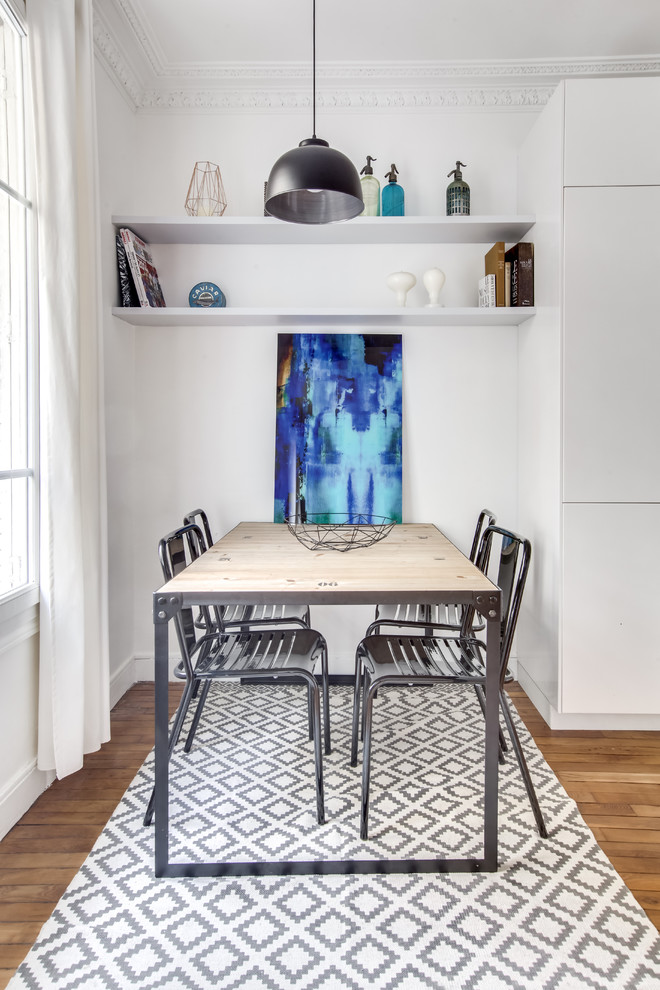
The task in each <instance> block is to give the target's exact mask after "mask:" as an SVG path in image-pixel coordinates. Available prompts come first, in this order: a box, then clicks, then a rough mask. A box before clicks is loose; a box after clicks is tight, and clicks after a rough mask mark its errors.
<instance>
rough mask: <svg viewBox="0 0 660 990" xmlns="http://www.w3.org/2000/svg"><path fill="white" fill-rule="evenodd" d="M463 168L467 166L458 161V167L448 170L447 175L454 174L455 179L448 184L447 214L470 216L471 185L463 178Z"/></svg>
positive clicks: (450, 215)
mask: <svg viewBox="0 0 660 990" xmlns="http://www.w3.org/2000/svg"><path fill="white" fill-rule="evenodd" d="M461 168H465V165H464V163H463V162H456V168H455V169H452V171H451V172H447V176H450V175H453V176H454V181H453V182H450V183H449V185H448V186H447V216H448V217H455V216H463V217H469V216H470V187H469V186H468V184H467V182H465V180H464V179H463V173H462V172H461Z"/></svg>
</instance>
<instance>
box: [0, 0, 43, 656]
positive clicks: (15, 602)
mask: <svg viewBox="0 0 660 990" xmlns="http://www.w3.org/2000/svg"><path fill="white" fill-rule="evenodd" d="M0 12H1V13H2V15H3V17H4V18H5V19H6V21H7V22H9V23H10V24H11V26H12V28H13V29H14V30H15V31H16V32H17V34H18V36H19V38H20V39H21V49H22V51H21V67H22V83H23V143H24V148H23V163H24V175H23V183H24V194H23V193H22V192H20V190H18V189H15V188H13V187H12V186H10V185H8V184H7V183H6V182H4V181H3V180H2V179H0V190H1V191H2V192H1V193H0V194H2V195H6V196H7V197H8V198H9V199H11V200H13V201H14V202H15V203H17V204H18V205H19V206H21V207H23V208H24V210H25V271H26V286H25V290H26V291H25V309H26V312H25V331H26V341H25V343H26V381H25V384H26V391H27V408H26V419H27V451H26V456H27V464H26V466H25V467H21V468H15V469H9V470H2V469H1V468H0V480H7V479H11V478H21V477H25V478H28V484H29V495H28V506H27V512H28V564H27V568H28V580H27V582H26V583H24V584H22V585H21V586H20V587H17V588H14V589H11V590H10V591H8V592H6V593H5V594H0V653H1V652H3V651H4V649H6V648H7V647H8V646H10V645H12V644H13V643H15V642H17V641H19V640H20V639H22V638H24V636H27V635H32V634H33V633H34V632H35V631H36V628H35V626H36V627H37V628H38V607H37V606H38V604H39V450H38V437H39V399H38V394H39V393H38V389H39V373H38V292H37V237H36V223H37V218H36V211H35V207H34V197H33V195H32V192H33V189H34V149H33V144H32V134H33V131H32V127H31V121H30V106H29V65H28V52H27V23H26V12H25V3H24V0H0ZM23 634H24V635H23Z"/></svg>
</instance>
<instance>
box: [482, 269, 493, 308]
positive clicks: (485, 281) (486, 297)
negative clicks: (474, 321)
mask: <svg viewBox="0 0 660 990" xmlns="http://www.w3.org/2000/svg"><path fill="white" fill-rule="evenodd" d="M479 306H480V307H481V308H482V309H484V308H485V309H488V308H490V307H491V306H497V295H496V290H495V276H494V275H483V276H482V278H480V279H479Z"/></svg>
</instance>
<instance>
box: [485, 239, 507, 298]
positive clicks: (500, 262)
mask: <svg viewBox="0 0 660 990" xmlns="http://www.w3.org/2000/svg"><path fill="white" fill-rule="evenodd" d="M485 274H486V275H494V276H495V294H496V298H497V305H498V306H504V241H497V243H496V244H493V246H492V248H491V249H490V251H487V252H486V256H485Z"/></svg>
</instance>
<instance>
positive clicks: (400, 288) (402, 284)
mask: <svg viewBox="0 0 660 990" xmlns="http://www.w3.org/2000/svg"><path fill="white" fill-rule="evenodd" d="M416 283H417V279H416V278H415V276H414V275H413V274H412V272H392V274H391V275H388V276H387V285H388V287H389V288H390V289H391V290H392V292H393V293H394V295H395V299H396V305H397V306H405V305H406V296H407V294H408V293H409V292H410V290H411V289H412V287H413V285H416Z"/></svg>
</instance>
